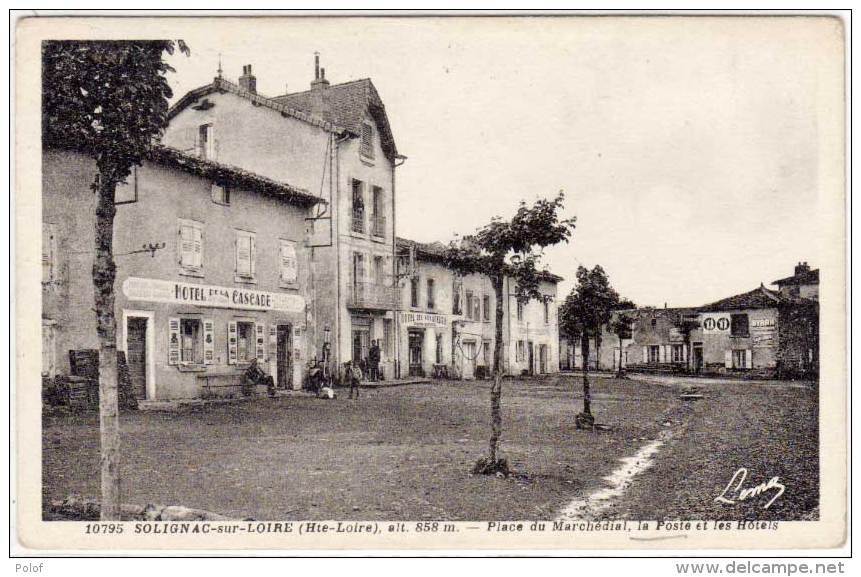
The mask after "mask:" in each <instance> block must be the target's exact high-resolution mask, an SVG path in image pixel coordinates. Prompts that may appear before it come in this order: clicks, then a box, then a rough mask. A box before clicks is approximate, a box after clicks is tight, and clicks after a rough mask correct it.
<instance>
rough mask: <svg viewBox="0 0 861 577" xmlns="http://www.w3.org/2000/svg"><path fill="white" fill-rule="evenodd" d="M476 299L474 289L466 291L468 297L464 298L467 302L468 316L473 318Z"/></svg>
mask: <svg viewBox="0 0 861 577" xmlns="http://www.w3.org/2000/svg"><path fill="white" fill-rule="evenodd" d="M474 300H475V297H474V296H473V295H472V291H466V298H464V301H465V304H466V318H468V319H470V320H472V318H473V317H472V315H473V308H472V303H473V301H474Z"/></svg>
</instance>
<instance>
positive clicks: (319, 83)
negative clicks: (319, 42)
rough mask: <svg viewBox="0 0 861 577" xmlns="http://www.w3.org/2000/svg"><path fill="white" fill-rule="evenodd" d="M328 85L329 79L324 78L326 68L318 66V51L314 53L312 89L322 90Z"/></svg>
mask: <svg viewBox="0 0 861 577" xmlns="http://www.w3.org/2000/svg"><path fill="white" fill-rule="evenodd" d="M328 87H329V81H328V80H326V69H325V68H320V53H319V52H315V53H314V82H312V83H311V89H312V90H323V89H325V88H328Z"/></svg>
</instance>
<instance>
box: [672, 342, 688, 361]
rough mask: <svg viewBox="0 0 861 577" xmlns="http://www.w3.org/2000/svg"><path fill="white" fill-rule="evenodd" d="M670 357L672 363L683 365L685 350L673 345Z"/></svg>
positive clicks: (682, 347)
mask: <svg viewBox="0 0 861 577" xmlns="http://www.w3.org/2000/svg"><path fill="white" fill-rule="evenodd" d="M671 356H672V359H673V362H674V363H683V362H685V349H684V345H673V346H672V351H671Z"/></svg>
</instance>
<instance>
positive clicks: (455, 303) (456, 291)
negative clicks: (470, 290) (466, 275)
mask: <svg viewBox="0 0 861 577" xmlns="http://www.w3.org/2000/svg"><path fill="white" fill-rule="evenodd" d="M462 290H463V281H461V279H460V277H455V278H454V280H453V281H452V285H451V314H453V315H461V314H463V309H462V307H461V303H460V293H461V291H462Z"/></svg>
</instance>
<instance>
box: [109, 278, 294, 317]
mask: <svg viewBox="0 0 861 577" xmlns="http://www.w3.org/2000/svg"><path fill="white" fill-rule="evenodd" d="M123 294H124V295H125V296H126V298H127V299H129V300H132V301H152V302H157V303H176V304H188V305H197V306H200V307H214V308H220V309H243V310H253V311H280V312H286V313H303V312H305V299H304V298H303V297H302V296H300V295H296V294H284V293H270V292H264V291H255V290H248V289H244V288H236V287H223V286H210V285H199V284H189V283H183V282H174V281H167V280H158V279H152V278H137V277H129V278H127V279H126V280H125V281H124V282H123Z"/></svg>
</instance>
